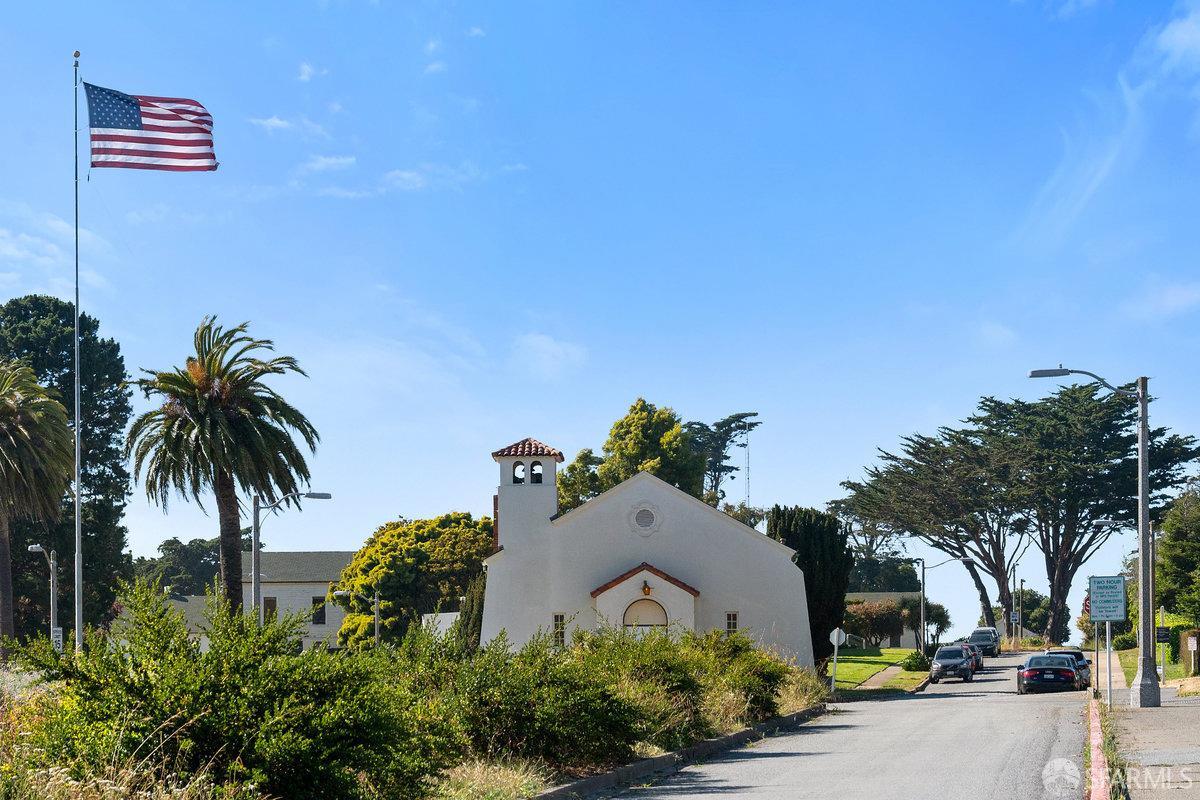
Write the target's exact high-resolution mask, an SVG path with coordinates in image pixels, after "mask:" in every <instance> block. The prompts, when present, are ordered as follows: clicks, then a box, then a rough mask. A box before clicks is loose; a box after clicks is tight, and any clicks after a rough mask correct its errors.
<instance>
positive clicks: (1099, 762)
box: [1088, 697, 1109, 800]
mask: <svg viewBox="0 0 1200 800" xmlns="http://www.w3.org/2000/svg"><path fill="white" fill-rule="evenodd" d="M1103 744H1104V735H1103V733H1101V731H1100V701H1099V700H1097V699H1096V698H1095V697H1092V698H1091V700H1090V701H1089V702H1088V748H1089V749H1090V751H1091V765H1090V769H1089V774H1090V775H1091V785H1092V788H1091V791H1090V792H1089V793H1088V798H1089V800H1108V798H1109V785H1108V761H1107V760H1106V759H1105V758H1104V748H1103Z"/></svg>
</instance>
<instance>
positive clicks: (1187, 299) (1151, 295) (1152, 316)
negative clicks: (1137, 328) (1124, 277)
mask: <svg viewBox="0 0 1200 800" xmlns="http://www.w3.org/2000/svg"><path fill="white" fill-rule="evenodd" d="M1196 309H1200V281H1192V282H1187V283H1162V282H1160V281H1155V282H1154V283H1152V284H1151V285H1150V286H1147V287H1146V288H1145V289H1143V290H1142V292H1141V294H1139V295H1138V296H1137V297H1136V298H1135V299H1134V300H1132V301H1130V302H1129V303H1128V304H1127V305H1126V307H1125V310H1126V312H1127V313H1128V314H1129V315H1130V316H1132V317H1134V318H1136V319H1140V320H1143V321H1153V320H1165V319H1170V318H1172V317H1177V316H1180V315H1182V314H1187V313H1189V312H1191V311H1195V310H1196Z"/></svg>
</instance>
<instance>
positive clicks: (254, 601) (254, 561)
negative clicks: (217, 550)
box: [250, 494, 263, 625]
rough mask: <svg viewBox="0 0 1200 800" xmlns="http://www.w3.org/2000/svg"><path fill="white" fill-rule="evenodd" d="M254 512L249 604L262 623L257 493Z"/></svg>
mask: <svg viewBox="0 0 1200 800" xmlns="http://www.w3.org/2000/svg"><path fill="white" fill-rule="evenodd" d="M253 505H254V512H253V514H252V520H253V521H252V522H251V524H250V606H251V608H252V609H253V610H254V618H255V619H256V620H258V624H259V625H262V624H263V608H262V575H261V574H260V573H261V571H262V570H261V569H260V566H261V565H260V564H259V555H258V553H259V549H260V548H259V546H258V526H259V511H260V510H261V508H262V505H261V501H260V500H259V499H258V495H257V494H256V495H254V503H253Z"/></svg>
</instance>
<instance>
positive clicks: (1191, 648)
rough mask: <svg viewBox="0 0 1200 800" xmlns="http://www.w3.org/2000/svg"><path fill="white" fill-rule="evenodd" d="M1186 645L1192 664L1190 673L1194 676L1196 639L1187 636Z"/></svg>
mask: <svg viewBox="0 0 1200 800" xmlns="http://www.w3.org/2000/svg"><path fill="white" fill-rule="evenodd" d="M1187 645H1188V653H1189V654H1190V655H1189V657H1190V659H1191V662H1192V670H1191V673H1192V674H1193V675H1195V674H1196V637H1195V636H1189V637H1188V640H1187Z"/></svg>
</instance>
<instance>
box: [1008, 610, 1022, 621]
mask: <svg viewBox="0 0 1200 800" xmlns="http://www.w3.org/2000/svg"><path fill="white" fill-rule="evenodd" d="M1008 621H1009V622H1020V621H1021V615H1020V614H1019V613H1017V612H1016V611H1010V612H1008Z"/></svg>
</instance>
